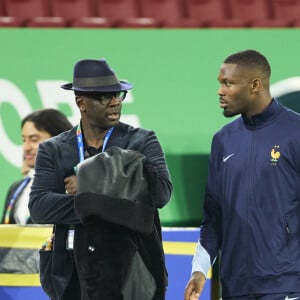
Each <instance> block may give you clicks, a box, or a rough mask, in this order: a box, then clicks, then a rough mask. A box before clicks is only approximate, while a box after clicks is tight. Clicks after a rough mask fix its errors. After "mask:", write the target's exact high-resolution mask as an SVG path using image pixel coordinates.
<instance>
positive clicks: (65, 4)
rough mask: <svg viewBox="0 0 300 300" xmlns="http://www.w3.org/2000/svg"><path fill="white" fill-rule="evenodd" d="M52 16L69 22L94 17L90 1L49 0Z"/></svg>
mask: <svg viewBox="0 0 300 300" xmlns="http://www.w3.org/2000/svg"><path fill="white" fill-rule="evenodd" d="M49 2H50V9H51V12H52V16H55V17H63V18H65V19H67V20H69V21H73V20H75V19H76V18H83V17H84V18H85V17H92V16H95V15H94V13H93V6H92V2H91V0H49Z"/></svg>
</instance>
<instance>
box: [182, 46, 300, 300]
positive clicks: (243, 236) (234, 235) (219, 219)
mask: <svg viewBox="0 0 300 300" xmlns="http://www.w3.org/2000/svg"><path fill="white" fill-rule="evenodd" d="M269 78H270V66H269V63H268V61H267V60H266V58H265V57H264V56H263V55H262V54H260V53H259V52H257V51H254V50H246V51H242V52H238V53H235V54H233V55H231V56H229V57H228V58H227V59H226V60H225V61H224V63H223V64H222V66H221V69H220V73H219V77H218V80H219V82H220V89H219V91H218V94H219V96H220V107H221V108H222V109H223V110H224V115H225V116H226V117H231V116H234V115H237V114H241V117H239V118H237V119H235V120H234V121H233V122H231V123H229V124H228V125H226V126H224V127H223V128H222V129H221V130H220V131H219V132H218V133H216V134H215V136H214V138H213V141H212V149H211V154H210V160H209V178H208V183H207V188H206V194H205V200H204V218H203V221H202V224H201V227H200V231H201V234H200V239H199V242H198V244H197V248H196V253H195V256H194V260H193V269H192V277H191V279H190V281H189V283H188V285H187V287H186V290H185V298H184V299H185V300H192V299H198V298H199V296H200V294H201V290H202V288H203V285H204V282H205V275H206V274H207V272H208V270H209V268H210V267H211V264H212V263H213V262H214V260H215V258H216V257H217V255H218V254H219V253H220V254H221V258H220V259H221V260H220V279H221V283H222V296H223V299H260V300H277V299H278V300H279V299H282V300H293V299H294V300H296V299H299V300H300V115H299V114H297V113H295V112H293V111H291V110H289V109H287V108H285V107H283V106H282V105H280V104H279V103H278V102H277V101H276V100H275V99H272V97H271V95H270V92H269Z"/></svg>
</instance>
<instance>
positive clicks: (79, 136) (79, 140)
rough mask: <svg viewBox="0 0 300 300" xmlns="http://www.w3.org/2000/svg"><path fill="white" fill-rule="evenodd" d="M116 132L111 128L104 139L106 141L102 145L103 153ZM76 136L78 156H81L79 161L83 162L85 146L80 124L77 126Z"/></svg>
mask: <svg viewBox="0 0 300 300" xmlns="http://www.w3.org/2000/svg"><path fill="white" fill-rule="evenodd" d="M113 130H114V127H112V128H110V129H109V130H108V131H107V133H106V135H105V137H104V141H103V145H102V151H101V152H104V151H105V148H106V146H107V143H108V140H109V138H110V136H111V134H112V132H113ZM76 135H77V146H78V154H79V161H83V160H84V150H83V149H84V146H83V138H82V131H81V126H80V124H78V126H77V131H76Z"/></svg>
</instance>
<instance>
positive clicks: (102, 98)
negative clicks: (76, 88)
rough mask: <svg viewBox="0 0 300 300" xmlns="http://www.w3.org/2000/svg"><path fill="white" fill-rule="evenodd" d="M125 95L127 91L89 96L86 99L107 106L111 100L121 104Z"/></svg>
mask: <svg viewBox="0 0 300 300" xmlns="http://www.w3.org/2000/svg"><path fill="white" fill-rule="evenodd" d="M126 94H127V91H122V92H116V93H101V94H99V93H97V94H90V95H88V97H89V98H93V99H95V100H97V101H99V102H100V103H101V104H102V105H107V104H109V103H110V101H111V100H112V99H113V98H114V99H117V100H119V101H121V102H122V101H123V100H124V99H125V98H126Z"/></svg>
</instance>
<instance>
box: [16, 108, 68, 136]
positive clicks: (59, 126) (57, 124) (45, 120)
mask: <svg viewBox="0 0 300 300" xmlns="http://www.w3.org/2000/svg"><path fill="white" fill-rule="evenodd" d="M28 121H29V122H32V123H33V124H34V126H35V127H36V129H38V130H40V131H46V132H48V133H49V134H50V135H51V136H56V135H58V134H59V133H62V132H64V131H66V130H69V129H71V128H72V127H73V126H72V124H71V123H70V122H69V120H68V119H67V117H66V116H65V115H64V114H63V113H62V112H60V111H59V110H56V109H54V108H45V109H40V110H36V111H34V112H32V113H30V114H29V115H27V116H26V117H25V118H24V119H23V120H22V122H21V128H23V126H24V124H25V123H26V122H28Z"/></svg>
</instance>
